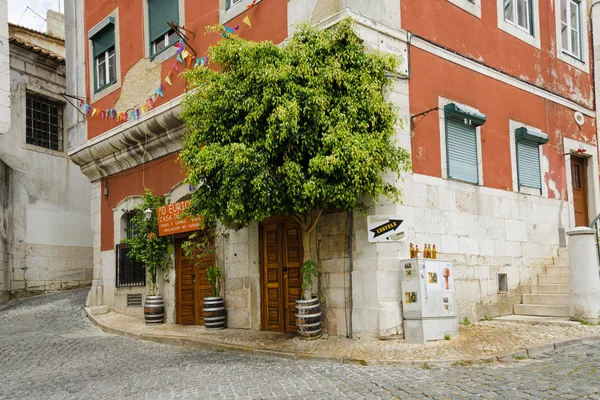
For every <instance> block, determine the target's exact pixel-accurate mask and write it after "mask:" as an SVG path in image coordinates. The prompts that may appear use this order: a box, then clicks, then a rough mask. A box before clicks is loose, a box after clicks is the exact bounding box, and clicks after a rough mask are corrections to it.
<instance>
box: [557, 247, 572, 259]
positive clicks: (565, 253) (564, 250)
mask: <svg viewBox="0 0 600 400" xmlns="http://www.w3.org/2000/svg"><path fill="white" fill-rule="evenodd" d="M558 256H559V257H566V258H569V248H568V247H559V248H558Z"/></svg>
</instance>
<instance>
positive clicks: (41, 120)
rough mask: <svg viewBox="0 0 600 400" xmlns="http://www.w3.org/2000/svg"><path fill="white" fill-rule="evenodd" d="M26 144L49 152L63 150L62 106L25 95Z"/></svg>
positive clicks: (41, 98)
mask: <svg viewBox="0 0 600 400" xmlns="http://www.w3.org/2000/svg"><path fill="white" fill-rule="evenodd" d="M26 103H27V106H26V112H27V115H26V127H27V131H26V142H27V143H29V144H33V145H35V146H40V147H43V148H46V149H50V150H56V151H62V150H63V143H62V142H63V105H62V104H60V103H56V102H53V101H50V100H48V99H45V98H43V97H39V96H35V95H31V94H29V93H27V98H26Z"/></svg>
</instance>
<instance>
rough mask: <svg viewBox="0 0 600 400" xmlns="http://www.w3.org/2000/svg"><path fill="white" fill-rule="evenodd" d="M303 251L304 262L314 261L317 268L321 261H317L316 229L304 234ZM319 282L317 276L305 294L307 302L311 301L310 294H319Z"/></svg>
mask: <svg viewBox="0 0 600 400" xmlns="http://www.w3.org/2000/svg"><path fill="white" fill-rule="evenodd" d="M302 251H303V254H304V261H303V262H306V261H309V260H311V261H314V262H315V263H317V266H318V265H319V260H318V259H317V230H316V229H312V230H309V231H306V230H305V231H304V232H302ZM318 280H319V277H318V276H315V277H313V281H312V286H311V287H310V288H307V289H306V292H305V293H304V299H305V300H309V299H310V298H311V297H310V294H311V293H312V294H317V293H318V288H319V286H318ZM307 295H308V296H307Z"/></svg>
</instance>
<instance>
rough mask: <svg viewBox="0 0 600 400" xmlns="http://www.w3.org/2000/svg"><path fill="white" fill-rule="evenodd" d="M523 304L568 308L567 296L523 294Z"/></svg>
mask: <svg viewBox="0 0 600 400" xmlns="http://www.w3.org/2000/svg"><path fill="white" fill-rule="evenodd" d="M523 304H540V305H541V304H546V305H550V306H568V305H569V295H568V294H524V295H523Z"/></svg>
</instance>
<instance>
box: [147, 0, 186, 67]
mask: <svg viewBox="0 0 600 400" xmlns="http://www.w3.org/2000/svg"><path fill="white" fill-rule="evenodd" d="M169 22H172V23H174V24H179V0H148V28H149V37H150V56H151V57H153V56H155V55H157V54H158V53H160V52H162V51H163V50H165V49H166V48H168V47H170V46H171V45H173V44H174V43H175V42H176V41H177V40H178V38H179V37H178V36H177V34H176V33H175V31H174V30H173V29H172V28H171V27H170V26H169Z"/></svg>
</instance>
